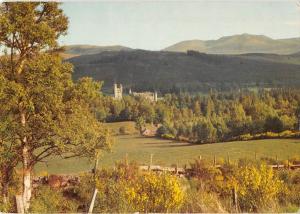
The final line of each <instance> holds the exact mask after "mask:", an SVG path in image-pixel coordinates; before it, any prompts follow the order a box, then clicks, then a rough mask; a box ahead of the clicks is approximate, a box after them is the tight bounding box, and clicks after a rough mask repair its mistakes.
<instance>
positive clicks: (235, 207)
mask: <svg viewBox="0 0 300 214" xmlns="http://www.w3.org/2000/svg"><path fill="white" fill-rule="evenodd" d="M232 203H233V206H234V209H235V212H237V211H238V200H237V193H236V189H235V187H233V188H232Z"/></svg>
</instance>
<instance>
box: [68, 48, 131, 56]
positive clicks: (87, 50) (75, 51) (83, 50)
mask: <svg viewBox="0 0 300 214" xmlns="http://www.w3.org/2000/svg"><path fill="white" fill-rule="evenodd" d="M65 49H66V51H65V54H69V55H73V56H76V55H77V56H78V55H88V54H98V53H102V52H104V51H128V50H131V49H130V48H128V47H124V46H120V45H114V46H96V45H68V46H66V47H65Z"/></svg>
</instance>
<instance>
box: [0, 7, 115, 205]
mask: <svg viewBox="0 0 300 214" xmlns="http://www.w3.org/2000/svg"><path fill="white" fill-rule="evenodd" d="M0 11H1V13H0V43H1V44H2V45H3V47H4V48H7V49H10V54H9V56H8V55H6V56H3V57H2V58H1V70H0V71H1V74H0V76H2V77H3V78H4V79H5V82H7V86H8V87H7V88H6V90H5V91H4V96H1V97H0V99H1V100H0V102H1V103H5V105H1V106H0V113H1V115H0V118H1V120H2V118H3V116H4V115H6V116H7V117H9V126H7V127H6V128H5V129H4V130H3V131H2V132H1V133H0V134H1V136H0V139H5V141H4V144H5V145H7V144H11V145H13V147H14V150H13V152H15V154H13V153H12V151H9V152H10V153H12V154H11V155H16V156H17V157H20V159H16V160H20V161H21V162H22V166H23V167H22V171H23V201H24V207H25V210H26V211H27V210H28V209H29V206H30V198H31V192H32V186H31V174H32V170H33V168H34V166H35V165H36V164H37V163H38V162H41V161H44V160H45V159H46V158H48V157H49V156H52V155H60V156H64V155H67V156H68V157H73V156H89V157H91V156H95V153H98V152H99V151H100V150H102V149H105V148H107V147H108V146H109V144H110V142H111V141H110V133H109V131H108V130H106V128H104V127H103V126H102V125H101V124H100V123H99V122H98V121H97V120H96V119H95V114H94V112H93V108H92V106H91V103H93V101H92V98H93V96H98V95H97V93H99V91H98V89H99V88H98V85H97V84H96V83H95V84H94V83H93V82H92V81H90V80H86V79H83V80H80V81H79V82H78V83H74V82H73V81H72V77H71V73H72V67H71V65H70V64H68V63H64V62H62V59H61V58H60V57H59V56H58V54H56V50H57V48H58V44H57V39H58V38H59V36H60V35H64V34H65V33H66V30H67V26H68V20H67V17H66V16H65V15H64V14H63V11H62V10H61V9H60V8H59V5H58V3H53V2H47V3H39V2H28V3H27V2H26V3H23V2H22V3H12V2H9V3H8V2H5V3H2V4H1V10H0ZM87 100H89V101H90V102H87ZM1 122H2V121H1ZM7 136H9V138H7ZM4 144H1V146H2V147H4V146H3V145H4Z"/></svg>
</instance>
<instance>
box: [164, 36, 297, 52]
mask: <svg viewBox="0 0 300 214" xmlns="http://www.w3.org/2000/svg"><path fill="white" fill-rule="evenodd" d="M187 50H195V51H199V52H205V53H208V54H244V53H274V54H292V53H295V52H299V50H300V38H291V39H277V40H276V39H272V38H269V37H267V36H263V35H250V34H241V35H233V36H226V37H222V38H220V39H218V40H207V41H203V40H189V41H182V42H179V43H176V44H174V45H172V46H170V47H167V48H165V49H164V51H172V52H186V51H187Z"/></svg>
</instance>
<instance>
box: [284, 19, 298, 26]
mask: <svg viewBox="0 0 300 214" xmlns="http://www.w3.org/2000/svg"><path fill="white" fill-rule="evenodd" d="M284 24H285V25H288V26H291V27H300V20H298V21H288V22H285V23H284Z"/></svg>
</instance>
